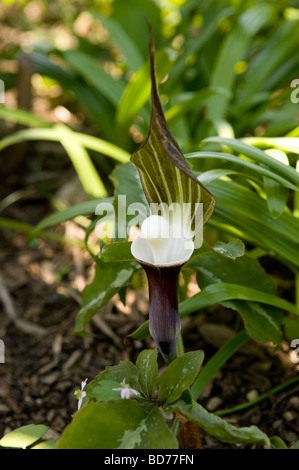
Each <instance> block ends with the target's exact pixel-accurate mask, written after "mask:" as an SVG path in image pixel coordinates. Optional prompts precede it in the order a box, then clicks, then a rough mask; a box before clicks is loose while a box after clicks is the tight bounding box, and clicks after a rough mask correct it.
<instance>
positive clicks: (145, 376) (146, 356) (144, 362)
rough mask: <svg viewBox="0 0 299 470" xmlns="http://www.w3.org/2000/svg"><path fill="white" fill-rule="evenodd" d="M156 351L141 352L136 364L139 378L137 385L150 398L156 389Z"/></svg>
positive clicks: (146, 350)
mask: <svg viewBox="0 0 299 470" xmlns="http://www.w3.org/2000/svg"><path fill="white" fill-rule="evenodd" d="M157 356H158V351H157V349H145V350H144V351H142V352H141V353H140V354H139V356H138V358H137V362H136V366H137V368H138V370H139V373H140V377H139V383H140V386H141V389H142V391H143V393H144V394H145V395H146V396H147V397H149V398H152V397H153V395H154V393H155V391H156V388H157V378H158V364H157Z"/></svg>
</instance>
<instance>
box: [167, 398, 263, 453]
mask: <svg viewBox="0 0 299 470" xmlns="http://www.w3.org/2000/svg"><path fill="white" fill-rule="evenodd" d="M173 409H174V411H177V412H179V413H181V414H182V415H183V416H185V418H187V419H188V420H189V421H191V422H192V423H195V424H197V425H198V426H199V427H200V428H201V429H203V430H204V431H205V432H207V433H209V434H211V435H212V436H214V437H216V439H218V440H219V441H221V442H227V443H229V444H234V443H241V442H242V443H244V444H252V443H258V444H262V445H265V446H267V447H270V440H269V438H268V436H266V434H264V433H263V432H262V431H261V430H260V429H258V428H257V427H256V426H250V427H241V428H238V427H236V426H233V425H232V424H230V423H228V422H227V421H225V420H224V419H222V418H220V417H219V416H216V415H214V414H213V413H209V412H208V411H207V410H205V409H204V408H203V407H202V406H201V405H200V404H199V403H197V402H196V401H194V400H193V399H192V400H191V401H190V402H189V403H186V402H185V401H183V400H180V401H178V402H177V403H175V405H174V406H173Z"/></svg>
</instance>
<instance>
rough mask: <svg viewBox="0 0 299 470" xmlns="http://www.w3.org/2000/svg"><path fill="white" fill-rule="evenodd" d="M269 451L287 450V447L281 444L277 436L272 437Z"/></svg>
mask: <svg viewBox="0 0 299 470" xmlns="http://www.w3.org/2000/svg"><path fill="white" fill-rule="evenodd" d="M270 442H271V449H287V448H288V446H287V445H286V444H285V443H284V442H283V440H282V439H281V438H280V437H279V436H273V437H271V438H270Z"/></svg>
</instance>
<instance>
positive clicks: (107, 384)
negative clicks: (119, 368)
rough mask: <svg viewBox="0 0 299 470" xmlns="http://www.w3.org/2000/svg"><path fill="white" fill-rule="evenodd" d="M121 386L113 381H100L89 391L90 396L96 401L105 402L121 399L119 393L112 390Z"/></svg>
mask: <svg viewBox="0 0 299 470" xmlns="http://www.w3.org/2000/svg"><path fill="white" fill-rule="evenodd" d="M121 387H122V384H121V383H118V382H115V381H113V380H101V381H100V382H99V383H98V385H95V386H94V387H93V388H92V390H91V391H90V396H91V397H93V398H95V399H96V401H107V400H117V399H121V396H120V392H119V391H116V390H113V389H114V388H121Z"/></svg>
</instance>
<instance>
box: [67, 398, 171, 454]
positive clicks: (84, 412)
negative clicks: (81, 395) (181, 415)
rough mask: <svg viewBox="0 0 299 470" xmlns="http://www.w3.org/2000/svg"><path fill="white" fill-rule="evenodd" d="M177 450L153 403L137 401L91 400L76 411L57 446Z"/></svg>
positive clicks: (68, 447) (69, 447)
mask: <svg viewBox="0 0 299 470" xmlns="http://www.w3.org/2000/svg"><path fill="white" fill-rule="evenodd" d="M118 448H120V449H177V448H178V442H177V440H176V438H175V436H174V435H173V434H172V432H171V431H170V430H169V429H168V427H167V425H166V424H165V421H164V418H163V417H162V415H161V413H160V411H159V410H158V409H157V408H156V407H155V406H153V405H148V404H141V403H139V402H137V400H111V401H107V402H98V403H90V404H88V405H87V406H85V407H83V408H82V409H81V410H80V411H79V412H77V413H76V415H75V417H74V420H73V422H72V423H71V424H70V425H69V426H68V427H67V428H66V429H65V431H64V432H63V434H62V437H61V439H60V440H59V442H58V449H118Z"/></svg>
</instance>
